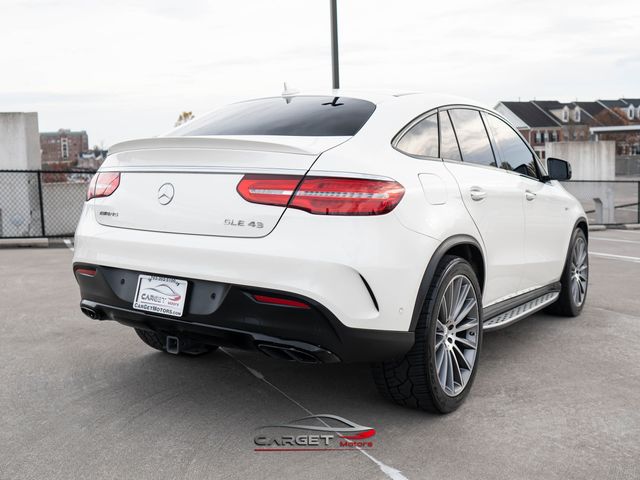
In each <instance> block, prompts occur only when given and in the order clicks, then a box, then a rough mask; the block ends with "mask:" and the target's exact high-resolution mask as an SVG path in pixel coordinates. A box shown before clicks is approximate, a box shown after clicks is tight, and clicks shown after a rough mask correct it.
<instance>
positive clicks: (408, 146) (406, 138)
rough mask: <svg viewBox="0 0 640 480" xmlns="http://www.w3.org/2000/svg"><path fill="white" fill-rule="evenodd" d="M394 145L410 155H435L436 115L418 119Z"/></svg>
mask: <svg viewBox="0 0 640 480" xmlns="http://www.w3.org/2000/svg"><path fill="white" fill-rule="evenodd" d="M396 147H397V148H398V150H401V151H403V152H404V153H408V154H410V155H420V156H421V157H437V156H438V116H437V115H435V114H434V115H430V116H428V117H427V118H425V119H423V120H420V122H418V123H416V124H415V125H414V126H413V127H411V128H410V129H409V130H408V131H407V133H405V134H404V135H403V136H402V138H401V139H400V141H399V142H398V144H397V145H396Z"/></svg>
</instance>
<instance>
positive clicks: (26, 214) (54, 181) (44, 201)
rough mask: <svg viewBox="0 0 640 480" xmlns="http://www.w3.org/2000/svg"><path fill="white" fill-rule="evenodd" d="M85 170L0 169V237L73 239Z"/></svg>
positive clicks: (88, 176)
mask: <svg viewBox="0 0 640 480" xmlns="http://www.w3.org/2000/svg"><path fill="white" fill-rule="evenodd" d="M94 173H95V171H87V170H82V171H80V170H0V238H39V237H71V236H73V234H74V232H75V230H76V225H77V224H78V219H79V218H80V213H81V212H82V206H83V204H84V200H85V197H86V193H87V188H88V186H89V182H90V181H91V177H93V174H94Z"/></svg>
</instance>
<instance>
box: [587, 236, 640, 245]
mask: <svg viewBox="0 0 640 480" xmlns="http://www.w3.org/2000/svg"><path fill="white" fill-rule="evenodd" d="M589 240H604V241H606V242H620V243H636V244H638V245H640V241H638V240H622V239H620V238H610V237H596V236H593V235H592V236H591V238H590V239H589Z"/></svg>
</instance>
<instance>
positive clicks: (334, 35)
mask: <svg viewBox="0 0 640 480" xmlns="http://www.w3.org/2000/svg"><path fill="white" fill-rule="evenodd" d="M329 5H330V10H331V76H332V81H333V82H332V84H333V87H332V88H340V67H339V65H338V5H337V0H329Z"/></svg>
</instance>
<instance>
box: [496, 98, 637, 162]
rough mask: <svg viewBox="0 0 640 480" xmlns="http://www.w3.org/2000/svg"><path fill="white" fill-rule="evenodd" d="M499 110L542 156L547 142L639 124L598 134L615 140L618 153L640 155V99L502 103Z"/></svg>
mask: <svg viewBox="0 0 640 480" xmlns="http://www.w3.org/2000/svg"><path fill="white" fill-rule="evenodd" d="M496 110H497V111H498V112H500V113H501V114H502V115H504V116H505V118H507V119H508V120H509V121H510V122H511V123H512V124H513V125H514V126H515V127H516V128H518V130H519V131H520V133H521V134H522V135H523V136H524V137H525V138H526V139H527V141H528V142H529V143H530V144H531V146H532V147H533V148H534V150H535V151H536V152H537V153H538V155H539V156H540V157H541V158H545V144H546V143H550V142H562V141H565V142H566V141H585V140H589V139H595V135H594V133H595V131H598V130H600V129H602V127H620V126H632V127H634V126H636V125H637V126H638V129H639V130H635V129H630V130H626V131H623V132H619V131H617V132H616V133H611V134H604V135H603V134H598V139H600V140H615V141H616V150H617V152H616V153H617V154H618V155H631V154H640V137H639V133H640V99H625V98H621V99H619V100H597V101H595V102H578V101H576V102H568V103H562V102H558V101H556V100H533V101H528V102H500V103H498V105H496Z"/></svg>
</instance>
